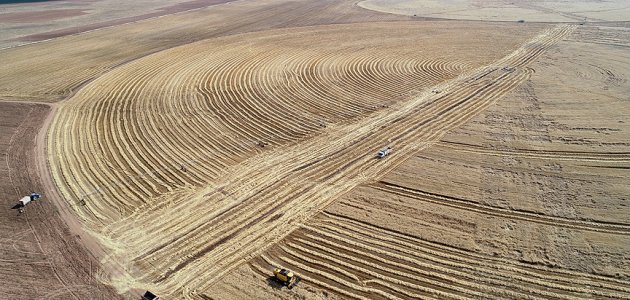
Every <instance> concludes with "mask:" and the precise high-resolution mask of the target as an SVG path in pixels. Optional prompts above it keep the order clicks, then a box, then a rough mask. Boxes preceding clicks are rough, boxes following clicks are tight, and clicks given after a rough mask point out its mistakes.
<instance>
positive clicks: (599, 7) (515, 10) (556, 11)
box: [359, 0, 630, 22]
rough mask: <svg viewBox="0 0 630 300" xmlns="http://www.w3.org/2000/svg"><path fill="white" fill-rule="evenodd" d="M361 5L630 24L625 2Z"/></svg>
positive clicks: (448, 14)
mask: <svg viewBox="0 0 630 300" xmlns="http://www.w3.org/2000/svg"><path fill="white" fill-rule="evenodd" d="M359 6H361V7H364V8H366V9H372V10H377V11H382V12H388V13H393V14H402V15H408V16H418V17H430V18H442V19H455V20H482V21H519V20H523V21H526V22H586V21H589V22H606V21H630V3H628V1H625V0H608V1H599V0H578V1H549V0H518V1H512V0H482V1H478V0H451V1H440V0H364V1H361V2H359Z"/></svg>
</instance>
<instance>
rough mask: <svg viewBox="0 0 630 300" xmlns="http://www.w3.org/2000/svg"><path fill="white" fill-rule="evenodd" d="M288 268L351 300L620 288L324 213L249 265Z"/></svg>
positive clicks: (600, 293)
mask: <svg viewBox="0 0 630 300" xmlns="http://www.w3.org/2000/svg"><path fill="white" fill-rule="evenodd" d="M251 265H252V267H253V268H254V269H255V270H258V271H260V272H261V273H263V274H268V273H269V269H270V268H271V267H275V266H283V267H286V268H290V269H292V270H294V271H296V272H298V274H300V276H303V277H304V278H306V279H307V280H308V282H309V283H312V284H316V285H320V286H322V287H324V288H326V289H329V290H333V291H336V292H338V293H340V294H342V295H344V296H348V297H351V298H358V299H374V298H382V299H395V298H415V297H423V298H426V297H437V298H440V299H444V298H451V299H466V298H470V297H483V298H497V299H505V298H528V297H532V298H542V299H572V298H575V297H588V298H608V299H612V298H620V299H623V298H626V297H627V296H628V295H629V293H630V286H628V283H627V282H623V281H618V280H615V279H611V278H607V277H602V276H595V275H591V274H582V273H579V272H572V271H566V270H559V269H553V268H547V267H542V266H535V265H528V264H524V263H519V262H516V261H510V260H506V259H499V258H495V257H491V256H485V255H481V254H476V253H471V252H468V251H464V250H460V249H456V248H450V247H448V246H443V245H438V244H434V243H431V242H427V241H423V240H420V239H417V238H415V237H412V236H409V235H404V234H401V233H398V232H393V231H389V230H387V229H383V228H379V227H375V226H372V225H370V224H365V223H363V222H359V221H356V220H352V219H349V218H347V217H343V216H337V215H333V214H328V213H324V214H323V215H321V216H320V217H318V219H317V221H316V222H312V223H311V225H309V226H303V227H302V228H300V229H299V230H297V231H295V232H294V233H292V234H291V235H290V236H288V237H287V238H285V239H284V240H283V241H282V242H281V243H279V244H278V245H276V246H275V247H273V248H271V249H270V250H268V251H267V252H266V253H265V254H263V255H262V256H260V258H257V259H254V260H253V261H252V262H251Z"/></svg>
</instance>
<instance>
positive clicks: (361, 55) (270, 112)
mask: <svg viewBox="0 0 630 300" xmlns="http://www.w3.org/2000/svg"><path fill="white" fill-rule="evenodd" d="M570 30H571V28H570V27H566V26H565V27H557V28H554V29H551V30H548V31H545V32H543V33H542V34H541V35H539V36H537V37H535V38H534V39H532V40H531V41H530V42H528V43H526V44H525V45H524V46H523V47H521V48H519V49H518V50H516V51H515V52H514V53H513V54H511V55H509V56H507V57H506V58H504V59H502V60H499V61H498V62H497V63H495V64H491V65H488V66H486V67H483V68H480V69H476V70H472V71H469V72H466V73H464V74H463V75H461V76H460V77H458V78H456V79H454V80H451V81H446V82H444V83H441V84H438V85H435V86H434V87H433V88H431V89H427V90H424V91H423V92H421V93H420V94H419V95H418V96H416V97H414V98H412V99H408V100H407V101H403V102H399V103H395V102H393V101H392V98H390V97H395V96H396V95H397V96H398V97H400V94H404V93H406V92H409V91H410V90H413V89H414V88H415V89H418V88H420V89H422V87H423V86H426V85H427V84H429V83H431V84H435V83H436V82H438V81H441V80H443V79H444V78H447V77H448V76H453V75H447V74H445V75H442V78H440V79H439V80H438V79H437V78H434V77H432V76H431V75H427V74H428V73H434V75H433V76H435V74H441V73H440V72H444V71H439V70H449V68H451V67H442V66H441V65H444V64H445V63H440V62H437V63H436V62H434V61H433V60H426V59H417V60H413V59H409V55H411V54H410V53H407V54H405V55H402V54H401V56H400V57H398V58H397V56H396V52H392V51H393V50H392V49H388V48H385V49H378V48H377V49H373V48H370V49H356V48H353V47H348V48H347V49H346V48H343V49H336V51H332V50H326V49H319V50H317V51H315V50H313V49H310V48H309V49H301V48H300V49H293V50H292V51H287V52H278V51H280V50H277V49H278V48H280V49H292V48H291V47H289V46H287V45H285V46H283V47H278V48H273V47H269V48H265V47H263V46H260V45H258V47H256V48H252V47H251V45H249V44H247V43H243V44H238V43H237V44H235V45H230V46H229V47H226V48H225V49H214V48H212V55H210V54H209V53H208V52H204V51H203V49H204V47H209V45H207V44H204V43H201V44H199V46H200V48H199V51H200V52H199V53H195V52H194V51H193V53H191V51H190V49H188V48H177V49H173V50H172V51H169V53H167V54H168V55H167V54H164V57H161V56H160V55H162V54H161V53H160V54H157V56H158V57H157V58H158V59H155V60H150V61H151V62H152V65H151V66H149V67H147V66H144V65H135V64H130V65H129V66H127V67H126V68H121V69H119V70H116V71H113V72H112V73H111V76H108V77H106V78H102V81H101V80H97V81H95V82H94V83H93V84H91V85H90V86H88V87H86V88H85V90H82V91H81V92H80V93H79V94H77V97H78V98H77V99H76V100H75V101H72V102H70V103H71V104H69V105H72V107H71V109H70V108H68V112H67V114H60V116H61V117H59V118H58V119H57V120H56V123H55V127H54V128H53V129H52V131H51V138H50V139H49V140H50V149H54V150H53V154H52V156H51V159H52V160H53V171H54V174H55V179H56V180H57V181H58V183H59V184H60V185H61V186H63V191H64V194H66V196H67V197H68V199H73V198H79V197H82V196H83V197H84V195H85V194H86V193H90V192H91V190H93V189H94V186H99V185H98V184H103V183H105V182H110V184H108V185H102V186H99V188H98V189H99V190H102V191H103V192H102V193H100V194H98V195H100V196H99V197H102V199H100V200H98V201H96V200H90V201H86V202H87V204H86V207H82V208H78V209H77V211H78V213H79V214H80V215H81V216H82V217H84V218H85V219H86V221H87V223H88V224H89V225H91V226H92V227H93V228H95V229H96V230H95V231H96V232H98V233H101V234H102V235H103V236H102V237H103V239H104V241H105V242H106V243H108V245H111V246H112V247H113V248H117V250H119V252H118V253H120V254H121V255H120V256H116V257H115V258H114V259H116V260H117V261H118V262H122V263H123V264H125V263H126V264H128V265H125V266H124V267H126V271H127V272H128V273H129V274H128V275H129V277H123V278H122V279H118V280H120V281H123V279H124V280H129V278H132V279H133V280H134V281H138V282H139V283H136V282H133V281H132V282H126V283H125V284H127V285H129V286H140V285H142V286H143V287H147V286H150V283H155V284H156V286H155V288H156V289H157V290H158V291H160V292H164V293H165V294H167V295H169V294H170V295H172V296H174V295H181V294H182V293H183V294H184V295H185V296H188V295H190V294H194V293H195V290H203V289H205V288H208V287H209V286H210V285H212V284H213V283H214V282H215V280H217V279H218V278H220V277H221V276H222V275H223V274H226V273H227V272H229V271H230V270H232V269H233V268H234V267H236V266H238V265H239V264H241V263H243V262H245V261H247V260H248V259H250V258H253V257H254V256H255V255H256V254H258V253H261V251H263V250H264V248H265V247H267V246H268V245H271V244H273V243H274V242H277V241H278V240H280V239H282V238H283V237H284V236H286V235H287V234H288V233H290V232H291V230H292V229H295V228H297V227H298V223H299V222H303V221H304V220H308V219H309V218H310V217H312V216H313V215H315V214H316V213H318V212H319V211H320V210H321V209H322V207H324V206H326V205H327V204H328V203H330V202H331V201H333V200H334V199H335V197H336V196H337V195H340V194H341V193H344V192H346V191H348V190H350V189H352V188H353V187H355V186H356V185H358V184H360V183H363V182H365V181H367V180H371V179H372V178H377V177H379V176H380V174H382V173H383V172H384V171H386V170H388V169H390V168H392V167H393V166H395V165H396V164H397V163H400V162H401V161H403V160H404V159H405V158H407V157H409V156H410V155H412V154H413V153H414V152H415V151H417V150H420V149H423V148H425V147H427V146H428V145H430V144H432V143H435V142H437V141H438V140H439V139H440V138H441V137H442V136H443V135H444V134H445V133H446V132H447V131H449V130H450V129H452V128H455V127H457V126H460V125H461V124H463V123H464V122H466V121H468V120H469V119H470V118H472V117H474V116H475V115H476V114H478V113H479V112H481V111H482V110H484V109H485V108H486V107H488V106H489V105H491V104H492V103H494V102H495V101H497V100H498V99H499V98H500V97H502V96H503V95H505V94H506V93H508V92H509V91H511V90H512V89H513V88H515V87H516V86H517V85H519V84H520V83H522V82H523V81H525V80H526V79H527V78H529V76H530V74H531V72H532V71H531V70H530V69H528V68H527V63H529V62H530V61H531V60H533V59H534V58H536V57H537V56H539V55H540V54H541V53H543V51H544V50H545V49H547V48H548V47H550V46H551V45H553V44H554V43H555V42H556V41H558V40H559V39H561V38H562V37H563V36H564V35H566V34H567V33H568V32H570ZM324 37H325V36H324ZM324 37H321V38H324ZM290 38H291V37H290ZM289 40H290V39H288V40H287V41H289ZM281 41H283V40H282V39H281ZM271 42H273V43H278V40H277V37H276V39H272V40H271ZM287 43H288V42H287ZM316 44H317V43H314V45H316ZM324 44H327V45H329V44H330V43H324ZM263 45H264V44H263ZM184 50H186V51H184ZM180 51H181V52H182V53H179V52H180ZM248 53H249V54H248ZM178 55H179V56H178ZM411 57H413V55H412V56H411ZM218 58H220V59H218ZM178 59H181V61H179V60H178ZM192 62H195V63H194V64H193V63H192ZM138 63H140V62H138ZM191 65H192V66H193V67H191ZM446 65H449V64H446ZM272 66H282V67H280V68H279V69H278V67H272ZM432 66H433V67H432ZM505 66H507V68H505ZM455 68H457V67H455ZM423 70H432V71H430V72H426V71H423ZM436 72H437V73H436ZM129 73H131V74H132V75H133V76H130V78H134V79H136V78H139V79H140V80H127V81H126V80H118V79H117V78H124V77H123V75H129ZM173 74H176V75H177V76H173ZM449 74H450V73H449ZM108 75H109V74H108ZM166 79H168V80H166ZM99 84H106V85H112V86H111V87H110V88H109V89H106V90H108V91H110V92H109V93H106V94H105V95H103V94H102V92H99V90H102V88H99V86H98V85H99ZM381 86H382V87H383V88H381ZM113 87H118V88H113ZM431 90H438V91H440V93H439V94H435V93H432V92H431ZM191 91H197V93H195V92H191ZM334 91H337V92H336V93H333V92H334ZM331 93H333V94H331ZM366 93H372V94H373V96H371V97H370V96H368V97H366V96H365V94H366ZM121 99H126V100H125V101H122V100H121ZM399 99H400V98H399ZM73 100H74V99H73ZM93 105H96V106H98V107H102V109H101V110H99V111H98V113H97V112H95V111H94V110H93V107H92V106H93ZM383 106H386V107H385V108H382V107H383ZM379 107H381V109H380V110H378V108H379ZM174 108H175V109H174ZM202 112H203V113H202ZM367 112H372V113H371V114H369V115H368V116H366V117H364V118H362V119H353V120H349V119H348V118H349V117H353V116H358V115H361V114H365V113H367ZM86 116H89V117H87V118H86V119H87V120H90V122H96V123H95V124H97V126H96V128H95V129H93V130H91V131H90V132H87V134H89V135H90V137H89V138H88V139H82V140H79V139H78V138H77V137H78V135H79V131H80V130H81V128H83V127H82V126H81V125H82V124H85V122H86V121H85V120H83V119H84V118H85V117H86ZM90 124H94V123H90ZM109 124H113V125H114V126H109ZM324 126H326V128H325V129H318V130H319V131H320V134H319V135H317V136H313V137H311V138H309V139H305V137H307V136H308V135H309V134H312V133H313V132H314V131H315V130H316V129H315V128H322V127H324ZM93 127H94V126H93ZM66 128H71V129H72V130H64V129H66ZM197 128H199V129H197ZM84 130H85V129H84ZM81 133H82V134H83V136H84V135H85V134H86V132H81ZM100 136H104V137H106V138H107V140H106V141H110V142H108V143H98V142H97V141H99V140H100V139H99V137H100ZM60 141H64V142H63V143H62V142H60ZM297 141H300V143H295V142H297ZM217 143H218V144H217ZM265 143H267V144H268V145H270V146H272V151H264V152H262V153H260V154H259V155H257V156H254V157H251V158H249V159H247V160H243V157H244V156H246V155H249V154H251V153H250V152H256V151H259V150H257V149H258V148H257V147H258V146H257V144H259V145H265ZM291 144H293V145H291ZM385 144H393V145H395V147H396V151H397V152H396V154H395V155H393V156H392V157H390V158H389V159H387V160H383V161H378V160H375V159H374V157H373V153H374V152H375V150H377V149H378V148H379V147H380V146H381V145H385ZM111 145H115V146H111ZM280 145H283V147H282V148H280V147H278V146H280ZM64 147H67V148H64ZM161 150H163V151H161ZM55 151H56V152H55ZM86 153H94V155H90V156H87V155H85V154H86ZM78 154H80V155H78ZM101 157H102V158H101ZM103 158H104V159H103ZM64 159H65V160H64ZM239 161H240V162H239ZM236 162H239V163H237V164H236ZM226 166H227V167H226ZM222 169H226V170H222ZM215 171H218V172H217V173H213V172H215ZM222 171H223V172H222ZM77 174H81V177H79V176H77ZM134 174H136V175H137V174H140V175H142V176H134ZM126 177H128V179H127V180H125V178H126ZM195 180H199V181H200V183H198V182H196V181H195ZM204 180H205V181H204ZM134 196H137V198H134ZM92 202H99V203H94V204H92ZM112 219H113V220H114V222H111V221H110V220H112ZM106 220H107V221H109V222H111V223H109V224H107V225H106V226H101V224H100V223H101V222H102V223H105V221H106ZM125 276H127V275H125ZM401 280H402V279H401ZM120 281H117V282H120ZM406 285H409V284H406ZM411 286H412V287H413V288H414V289H417V288H418V285H416V284H415V283H412V284H411ZM446 292H447V291H445V293H446ZM409 293H410V294H409V296H415V295H416V294H417V293H418V292H417V291H416V292H409Z"/></svg>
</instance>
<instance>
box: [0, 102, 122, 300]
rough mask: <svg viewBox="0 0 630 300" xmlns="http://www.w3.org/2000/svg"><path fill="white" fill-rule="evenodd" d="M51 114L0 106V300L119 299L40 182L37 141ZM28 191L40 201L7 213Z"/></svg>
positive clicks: (43, 110)
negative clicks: (102, 280)
mask: <svg viewBox="0 0 630 300" xmlns="http://www.w3.org/2000/svg"><path fill="white" fill-rule="evenodd" d="M49 111H50V109H49V107H48V106H46V105H41V104H18V103H0V120H2V126H1V127H0V153H2V164H0V182H1V184H0V199H1V200H0V201H1V202H2V209H1V210H0V228H2V230H0V240H2V243H0V244H1V245H2V246H0V253H1V255H0V257H1V258H0V263H1V264H2V268H1V270H2V271H1V272H0V281H1V282H3V284H2V287H0V298H3V299H34V298H38V297H47V298H59V299H61V298H63V299H87V298H93V296H94V295H102V296H103V297H104V298H112V299H116V298H119V297H120V296H119V295H117V294H116V293H115V291H114V290H113V289H112V288H110V287H107V286H105V285H103V284H102V283H99V282H98V281H97V280H96V277H98V276H100V275H99V274H100V272H101V267H100V264H99V262H98V260H96V259H95V258H94V257H93V256H92V255H91V254H89V253H88V252H87V251H86V250H85V248H84V246H83V245H82V242H81V240H80V238H78V237H77V236H76V235H74V234H73V233H72V231H71V230H69V228H68V226H67V225H66V222H65V220H64V218H62V217H61V215H60V214H59V212H58V210H57V208H56V206H55V205H54V204H53V203H52V202H51V201H52V200H51V199H50V198H47V195H49V194H50V193H49V191H48V190H46V189H44V187H43V185H42V183H41V180H40V178H39V176H38V175H39V174H38V172H37V161H38V157H37V155H36V153H35V136H36V134H37V132H38V130H39V129H40V126H41V122H42V120H43V119H45V118H46V115H47V114H48V113H49ZM32 191H37V192H40V193H42V194H43V196H44V197H43V199H41V200H39V201H37V202H33V203H31V204H29V205H28V206H27V208H26V211H25V213H23V214H18V212H17V210H13V209H11V207H13V205H14V204H15V203H16V202H17V200H18V199H20V198H21V197H23V196H24V195H28V194H30V193H31V192H32Z"/></svg>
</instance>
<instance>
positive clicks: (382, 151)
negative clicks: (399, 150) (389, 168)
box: [376, 147, 392, 158]
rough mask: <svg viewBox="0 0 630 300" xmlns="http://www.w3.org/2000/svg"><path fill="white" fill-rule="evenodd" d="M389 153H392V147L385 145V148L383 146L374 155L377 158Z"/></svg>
mask: <svg viewBox="0 0 630 300" xmlns="http://www.w3.org/2000/svg"><path fill="white" fill-rule="evenodd" d="M390 153H392V147H387V148H383V149H381V150H380V151H378V153H377V154H376V156H377V157H378V158H383V157H385V156H387V155H389V154H390Z"/></svg>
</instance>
